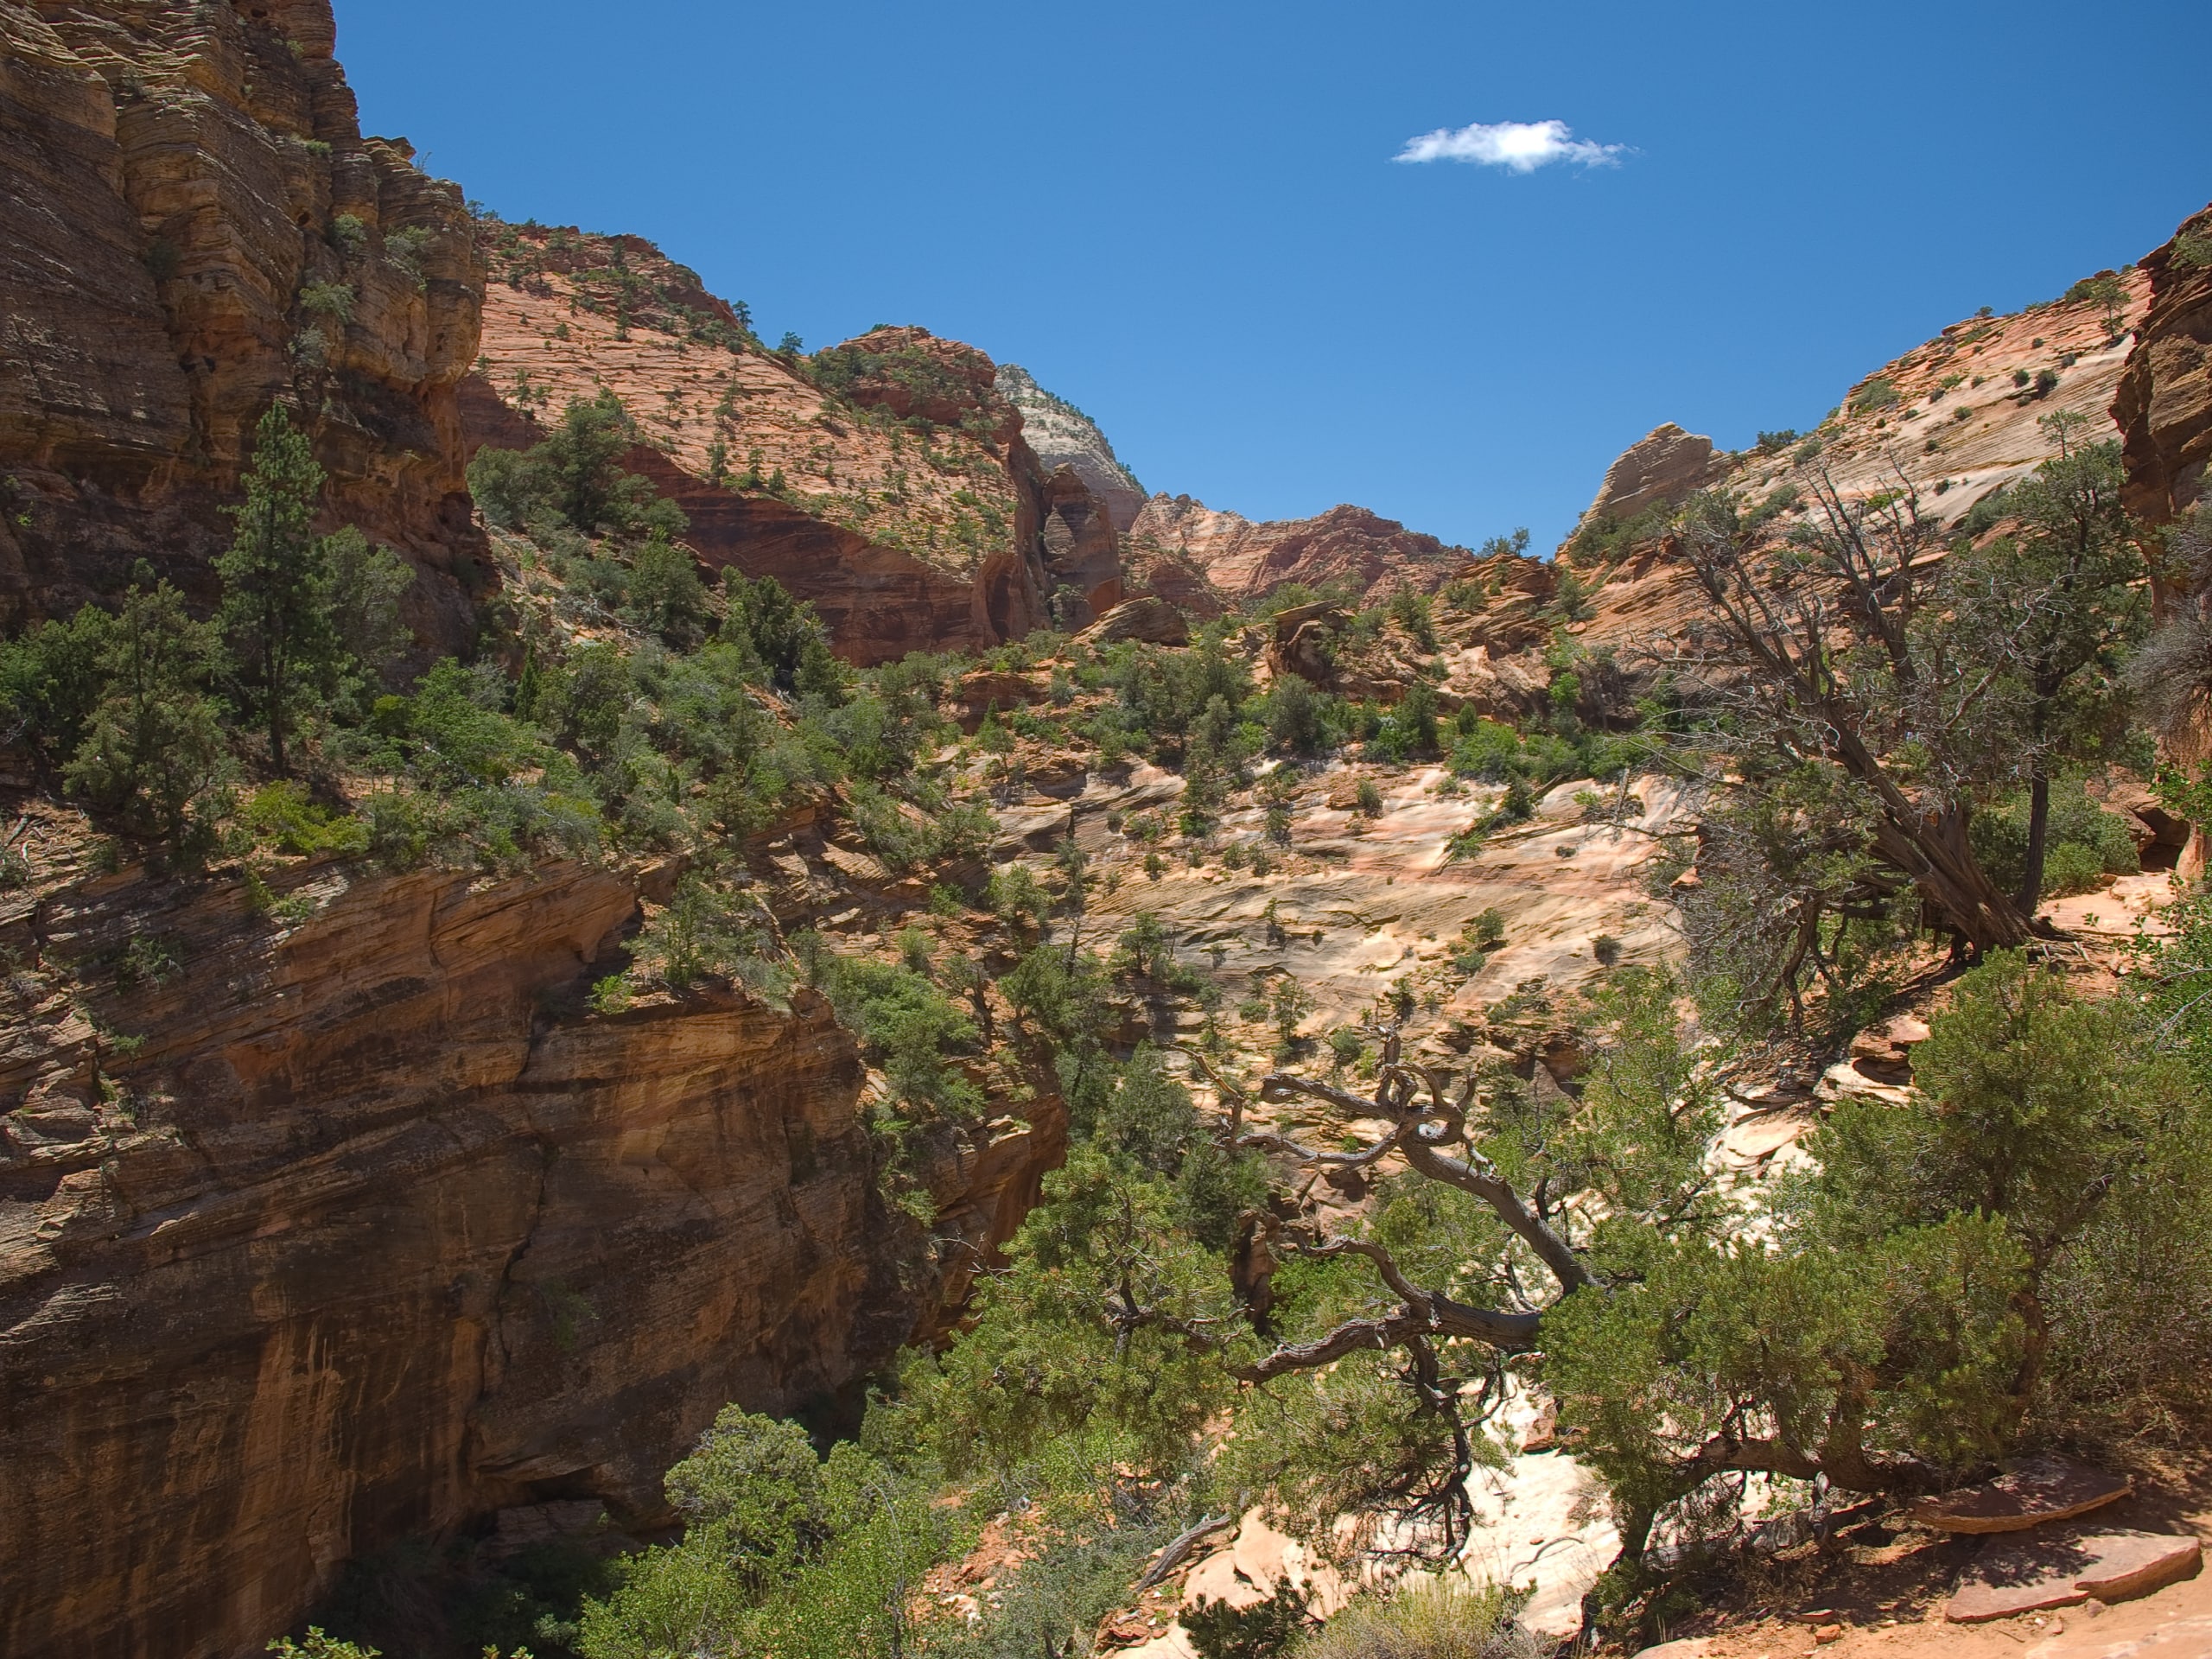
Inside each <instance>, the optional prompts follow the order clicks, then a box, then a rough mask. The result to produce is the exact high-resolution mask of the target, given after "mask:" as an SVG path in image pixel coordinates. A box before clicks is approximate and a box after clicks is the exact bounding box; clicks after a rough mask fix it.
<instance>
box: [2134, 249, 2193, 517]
mask: <svg viewBox="0 0 2212 1659" xmlns="http://www.w3.org/2000/svg"><path fill="white" fill-rule="evenodd" d="M2143 269H2144V270H2145V271H2147V272H2148V273H2149V275H2150V288H2151V296H2150V306H2149V309H2148V312H2147V314H2146V315H2145V316H2144V317H2143V319H2142V320H2141V321H2139V323H2138V324H2137V325H2136V331H2135V347H2134V350H2133V351H2132V352H2130V353H2128V358H2127V365H2126V372H2125V373H2123V374H2122V376H2121V377H2120V388H2119V395H2118V397H2116V398H2115V400H2114V402H2113V419H2114V420H2116V421H2118V422H2119V423H2120V434H2121V439H2122V444H2123V447H2124V448H2125V451H2126V457H2127V489H2128V493H2127V506H2128V511H2129V512H2133V513H2134V514H2135V515H2136V517H2138V518H2141V519H2142V520H2143V521H2144V522H2145V523H2146V524H2164V523H2165V522H2166V521H2167V520H2168V519H2170V518H2172V517H2174V516H2175V515H2176V514H2177V513H2179V512H2185V511H2186V510H2187V509H2188V508H2189V507H2190V506H2191V505H2194V504H2195V503H2196V502H2198V501H2199V500H2201V499H2202V497H2203V490H2204V467H2205V463H2206V461H2208V460H2212V207H2207V208H2206V209H2205V210H2204V211H2203V212H2202V213H2197V214H2196V215H2195V216H2193V217H2192V218H2190V219H2188V220H2186V221H2185V222H2184V223H2183V225H2182V226H2181V228H2180V230H2179V231H2177V232H2176V233H2175V235H2174V238H2173V239H2172V240H2171V241H2170V242H2168V243H2167V244H2166V245H2164V246H2163V247H2161V248H2159V249H2158V250H2157V251H2155V252H2152V253H2151V254H2150V255H2148V256H2146V257H2145V259H2144V261H2143Z"/></svg>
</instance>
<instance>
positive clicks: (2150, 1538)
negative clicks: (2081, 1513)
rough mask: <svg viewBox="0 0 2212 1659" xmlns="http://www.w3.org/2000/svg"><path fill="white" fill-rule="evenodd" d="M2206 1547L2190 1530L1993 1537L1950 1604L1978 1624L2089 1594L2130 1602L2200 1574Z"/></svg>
mask: <svg viewBox="0 0 2212 1659" xmlns="http://www.w3.org/2000/svg"><path fill="white" fill-rule="evenodd" d="M2203 1559H2204V1547H2203V1545H2202V1544H2201V1543H2200V1542H2198V1541H2197V1540H2196V1539H2195V1538H2192V1537H2189V1536H2186V1535H2178V1534H2169V1533H2154V1532H2133V1531H2129V1532H2095V1533H2070V1532H2063V1533H2057V1534H2054V1535H2049V1536H2044V1535H2037V1536H2035V1537H2032V1538H2006V1539H2003V1540H1996V1539H1993V1540H1992V1541H1990V1542H1988V1543H1987V1544H1985V1545H1984V1546H1983V1547H1982V1551H1981V1554H1980V1556H1979V1557H1977V1558H1976V1559H1975V1560H1974V1565H1973V1566H1972V1567H1968V1568H1967V1571H1966V1573H1965V1576H1964V1577H1963V1578H1962V1579H1961V1580H1960V1582H1959V1588H1958V1592H1957V1593H1956V1594H1955V1595H1954V1596H1952V1598H1951V1599H1950V1601H1949V1602H1948V1604H1946V1605H1945V1606H1944V1609H1943V1617H1944V1618H1947V1619H1948V1620H1950V1621H1951V1623H1953V1624H1981V1623H1983V1622H1985V1621H1986V1620H1989V1619H1993V1618H2012V1617H2013V1616H2014V1615H2015V1614H2018V1613H2033V1612H2040V1611H2044V1609H2046V1608H2050V1607H2071V1606H2076V1605H2080V1604H2081V1603H2082V1602H2085V1601H2088V1600H2089V1599H2091V1598H2092V1597H2094V1598H2095V1599H2097V1600H2099V1601H2105V1602H2112V1601H2126V1600H2127V1599H2130V1598H2131V1597H2135V1596H2147V1595H2149V1594H2150V1593H2151V1592H2152V1591H2154V1590H2160V1589H2164V1587H2165V1586H2167V1585H2170V1584H2173V1583H2176V1582H2177V1581H2178V1580H2183V1579H2188V1578H2194V1577H2195V1576H2196V1573H2197V1572H2198V1570H2199V1569H2200V1567H2202V1563H2203Z"/></svg>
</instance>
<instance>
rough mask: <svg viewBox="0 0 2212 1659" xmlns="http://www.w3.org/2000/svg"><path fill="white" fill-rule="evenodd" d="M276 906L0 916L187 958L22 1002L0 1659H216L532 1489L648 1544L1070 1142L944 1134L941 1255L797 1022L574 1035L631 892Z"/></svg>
mask: <svg viewBox="0 0 2212 1659" xmlns="http://www.w3.org/2000/svg"><path fill="white" fill-rule="evenodd" d="M277 886H278V891H277V893H276V894H275V899H276V901H277V904H278V905H279V907H280V909H281V911H282V912H283V913H285V914H290V915H295V916H296V915H297V914H299V913H300V912H303V911H304V912H312V914H311V915H310V916H309V917H308V918H307V919H303V920H295V921H292V922H290V923H289V924H278V923H275V922H272V921H271V920H270V919H268V918H265V917H264V916H263V915H261V914H258V913H257V912H256V911H255V910H254V909H253V908H251V906H249V905H248V904H247V902H246V895H245V893H244V891H243V890H242V889H241V888H240V887H238V885H237V884H236V883H234V882H230V881H209V882H207V883H203V884H200V885H199V886H197V887H188V886H183V885H180V884H176V883H173V882H165V881H160V880H151V879H149V878H147V877H145V876H144V875H143V873H139V872H126V873H124V874H121V875H118V876H113V877H105V878H98V877H95V878H92V879H90V880H79V881H77V882H74V883H73V884H71V885H69V886H67V887H65V888H63V889H61V890H60V891H59V892H53V891H49V892H48V895H47V896H46V897H44V898H42V899H32V898H29V897H23V898H19V899H16V901H14V902H13V903H12V905H11V906H10V908H9V909H8V911H7V912H5V913H4V915H0V934H4V937H5V943H6V944H7V945H8V947H9V948H10V950H11V951H13V952H15V953H16V959H17V960H19V961H22V962H27V963H37V962H39V961H41V960H42V959H46V958H54V959H67V960H68V961H71V962H73V963H79V964H92V965H94V966H97V965H99V964H114V963H118V962H120V961H122V960H123V959H124V957H126V956H127V954H128V952H129V951H130V948H131V946H132V944H133V942H134V941H139V940H154V941H158V942H159V944H160V952H159V960H160V961H161V962H162V963H167V964H172V965H173V966H172V967H171V968H169V969H161V970H157V971H156V972H154V973H150V974H149V973H146V972H143V971H139V972H136V973H132V974H122V973H120V972H118V973H117V974H115V975H114V976H112V977H111V978H110V979H108V980H107V981H106V982H105V988H103V989H102V990H100V991H99V993H98V994H97V995H92V996H91V997H90V998H89V999H88V1002H87V1005H86V1006H87V1007H89V1009H90V1012H91V1014H92V1019H90V1020H88V1019H87V1018H86V1014H85V1013H84V1012H81V1011H80V1010H79V1006H78V1005H77V1004H76V1003H75V1002H74V1001H72V1000H71V999H69V998H67V997H65V996H60V995H57V996H55V997H54V998H53V1000H52V1005H51V1006H41V1007H35V1008H30V1009H20V1010H19V1012H18V1015H17V1017H16V1019H15V1020H13V1021H12V1022H11V1024H10V1033H9V1039H8V1046H7V1049H6V1051H5V1052H4V1053H0V1088H4V1089H5V1090H6V1091H7V1094H8V1096H9V1098H8V1101H7V1104H8V1105H9V1106H10V1107H11V1108H15V1109H16V1110H15V1111H14V1112H13V1115H11V1116H8V1117H7V1118H5V1119H4V1120H0V1122H4V1133H5V1144H4V1147H3V1148H0V1400H4V1409H0V1468H4V1469H5V1470H6V1471H7V1472H8V1478H9V1484H10V1502H9V1503H8V1504H7V1505H5V1506H4V1515H0V1556H4V1559H5V1560H7V1561H8V1563H9V1570H8V1573H6V1574H5V1578H4V1586H0V1650H4V1651H6V1652H8V1653H10V1654H22V1655H26V1656H29V1655H34V1654H35V1655H41V1656H62V1659H68V1656H82V1659H95V1656H98V1659H132V1656H148V1659H152V1656H161V1659H175V1656H194V1659H199V1656H207V1659H216V1656H221V1659H230V1656H235V1655H241V1654H245V1653H248V1652H253V1651H258V1649H259V1646H260V1644H261V1643H263V1642H264V1641H265V1640H266V1639H267V1638H268V1637H270V1635H272V1634H274V1633H276V1632H277V1631H280V1630H284V1629H286V1628H288V1627H289V1625H290V1624H291V1622H292V1621H293V1620H295V1619H296V1618H297V1617H298V1616H299V1615H300V1614H301V1612H302V1611H304V1610H305V1609H306V1608H307V1607H308V1606H309V1605H312V1602H313V1600H314V1599H315V1596H316V1595H317V1594H318V1593H319V1592H321V1591H323V1590H326V1589H327V1588H328V1586H330V1584H331V1582H332V1581H333V1579H334V1575H335V1573H337V1571H338V1569H339V1568H340V1566H341V1564H342V1563H343V1562H344V1561H345V1560H346V1559H347V1558H348V1557H350V1556H352V1555H354V1554H359V1553H362V1552H365V1551H370V1550H374V1549H376V1548H381V1547H382V1546H384V1545H385V1544H388V1543H390V1542H391V1541H395V1540H397V1539H398V1538H400V1537H402V1536H404V1535H409V1534H411V1533H415V1532H418V1531H423V1530H432V1531H436V1530H442V1529H450V1528H452V1527H454V1525H455V1524H457V1523H459V1522H462V1521H463V1520H465V1519H467V1517H469V1516H474V1515H477V1514H480V1513H482V1512H484V1511H486V1510H493V1509H496V1508H500V1507H503V1506H505V1505H510V1504H516V1503H531V1502H537V1501H541V1500H543V1499H546V1498H554V1497H564V1498H567V1497H601V1498H604V1499H605V1500H606V1501H607V1503H608V1505H609V1507H610V1508H611V1509H613V1510H615V1511H616V1512H617V1513H618V1515H620V1516H625V1517H627V1518H630V1519H632V1520H641V1521H651V1520H652V1519H653V1518H655V1517H656V1516H658V1515H660V1514H661V1513H663V1498H662V1494H661V1489H660V1477H661V1474H662V1471H664V1469H665V1468H666V1467H667V1465H669V1463H670V1462H671V1461H672V1460H673V1459H675V1458H676V1457H678V1456H680V1455H682V1453H683V1450H684V1449H685V1447H686V1446H688V1444H689V1443H690V1440H691V1439H692V1438H693V1437H695V1436H696V1434H697V1433H698V1432H699V1430H700V1429H701V1427H702V1426H703V1425H704V1424H706V1423H707V1422H708V1421H710V1420H711V1418H712V1416H713V1414H714V1413H715V1411H716V1410H717V1409H718V1408H720V1407H721V1405H722V1404H724V1403H726V1402H728V1401H731V1400H738V1401H742V1402H745V1403H746V1404H747V1405H748V1406H750V1407H753V1408H757V1409H767V1410H773V1411H779V1412H780V1411H790V1410H792V1409H795V1408H804V1407H805V1406H807V1405H809V1404H810V1403H813V1404H818V1403H820V1402H823V1401H824V1400H826V1399H828V1398H829V1397H830V1396H832V1395H835V1394H836V1391H837V1390H838V1389H842V1388H843V1387H845V1386H846V1385H847V1384H849V1383H851V1382H852V1381H853V1380H854V1379H855V1377H857V1376H860V1375H861V1374H862V1373H863V1372H864V1371H866V1370H868V1368H869V1367H870V1366H872V1365H874V1364H875V1363H878V1362H880V1360H882V1359H883V1358H884V1357H887V1355H889V1354H890V1353H891V1352H892V1351H893V1350H894V1349H895V1348H896V1347H897V1346H898V1344H899V1343H900V1342H901V1341H903V1340H905V1339H906V1338H908V1336H909V1335H910V1334H911V1333H912V1332H914V1331H915V1330H916V1328H917V1325H918V1323H921V1324H923V1325H927V1323H928V1322H929V1321H930V1320H931V1319H934V1318H935V1317H936V1314H937V1309H938V1300H937V1299H938V1295H939V1294H940V1292H950V1294H956V1295H957V1294H958V1291H959V1290H960V1288H961V1287H963V1285H964V1283H965V1277H966V1274H968V1273H969V1271H972V1267H973V1263H974V1262H976V1261H979V1260H982V1259H983V1258H984V1257H985V1256H986V1255H988V1250H989V1249H991V1247H992V1246H993V1245H994V1244H995V1243H997V1242H998V1241H1000V1240H1002V1239H1004V1238H1005V1237H1007V1236H1008V1235H1009V1233H1010V1231H1011V1230H1012V1227H1013V1225H1014V1224H1015V1223H1016V1222H1018V1220H1019V1217H1020V1213H1021V1212H1022V1211H1023V1210H1024V1209H1025V1208H1026V1206H1027V1204H1028V1203H1029V1202H1032V1201H1033V1198H1034V1186H1035V1182H1036V1180H1037V1179H1038V1177H1039V1173H1040V1172H1041V1169H1042V1168H1043V1167H1044V1166H1046V1165H1047V1164H1049V1163H1050V1162H1052V1161H1054V1160H1056V1159H1057V1155H1058V1147H1059V1145H1060V1144H1061V1142H1060V1141H1059V1140H1058V1138H1057V1137H1058V1134H1059V1133H1060V1131H1061V1130H1062V1129H1063V1128H1064V1122H1063V1121H1062V1120H1061V1119H1059V1118H1058V1117H1056V1116H1052V1113H1053V1112H1054V1111H1055V1110H1056V1109H1057V1108H1056V1106H1055V1105H1054V1104H1053V1103H1052V1102H1050V1101H1046V1102H1045V1103H1042V1104H1041V1105H1040V1106H1039V1107H1038V1108H1036V1109H1035V1110H1037V1111H1039V1112H1041V1113H1042V1114H1043V1116H1041V1117H1040V1118H1039V1124H1040V1126H1041V1127H1039V1128H1035V1129H1031V1128H1029V1127H1028V1126H1025V1125H1023V1124H1020V1123H1018V1122H1015V1123H1010V1124H1008V1125H1007V1126H1005V1128H1006V1129H1007V1133H1005V1134H1002V1135H998V1136H996V1137H995V1138H994V1139H992V1140H991V1141H988V1143H987V1144H986V1145H985V1146H984V1147H982V1149H981V1150H980V1152H963V1151H961V1150H960V1149H959V1148H957V1147H950V1148H947V1149H945V1151H944V1155H943V1156H940V1157H938V1158H937V1159H936V1160H934V1162H932V1163H931V1165H930V1166H929V1182H930V1190H931V1192H932V1193H933V1194H934V1195H935V1196H936V1197H937V1198H938V1200H939V1201H940V1203H941V1205H943V1207H944V1211H945V1212H946V1215H947V1217H948V1221H947V1226H948V1227H949V1228H950V1230H951V1231H952V1232H954V1233H957V1234H959V1235H960V1236H963V1238H965V1239H966V1240H967V1242H968V1243H969V1245H971V1246H972V1247H973V1248H972V1249H968V1250H966V1251H964V1252H961V1253H959V1254H960V1255H961V1260H960V1261H959V1262H951V1261H950V1259H949V1258H948V1262H947V1264H946V1266H944V1267H942V1268H941V1267H940V1266H939V1265H938V1262H937V1261H936V1260H935V1259H934V1257H933V1255H932V1253H931V1249H929V1247H928V1244H927V1243H926V1240H925V1235H924V1231H923V1230H922V1229H921V1228H920V1227H919V1226H918V1224H915V1223H914V1222H913V1221H912V1220H911V1219H909V1218H908V1217H906V1216H905V1215H904V1214H903V1212H901V1211H898V1210H896V1209H894V1208H891V1207H888V1206H887V1205H886V1204H885V1202H884V1200H883V1199H882V1198H881V1197H880V1195H879V1191H878V1186H877V1183H876V1179H875V1170H874V1160H875V1154H874V1151H873V1149H872V1147H871V1143H870V1139H869V1135H868V1131H867V1130H866V1128H864V1126H863V1124H862V1122H861V1118H860V1116H858V1113H857V1110H856V1106H857V1103H858V1101H859V1099H860V1096H861V1089H862V1084H863V1071H862V1069H861V1064H860V1061H859V1059H858V1058H857V1056H856V1053H855V1049H854V1046H853V1043H852V1039H850V1037H849V1035H848V1034H847V1033H845V1032H844V1031H843V1030H842V1028H841V1027H838V1026H837V1025H836V1023H835V1021H834V1020H833V1019H832V1018H831V1016H830V1014H829V1009H828V1007H827V1005H826V1004H825V1003H823V1001H821V999H819V998H818V997H816V996H814V995H811V994H810V993H806V992H799V993H798V994H796V995H795V996H794V998H793V1001H792V1004H791V1011H790V1012H789V1013H785V1012H782V1011H779V1010H778V1009H776V1008H773V1007H769V1006H766V1005H765V1004H762V1003H760V1002H759V1001H755V1000H753V999H751V998H749V997H747V996H745V995H742V994H730V995H721V996H700V997H695V998H691V999H686V1000H683V1001H667V1000H664V1001H661V1002H660V1003H658V1005H655V1006H650V1007H647V1006H640V1007H636V1008H634V1009H632V1010H631V1011H629V1012H627V1013H623V1014H591V1013H589V1012H588V1007H587V1006H586V1004H585V1001H584V998H583V992H584V990H585V988H586V987H587V985H588V982H589V980H590V978H591V976H592V974H593V971H594V970H593V968H592V963H593V962H594V957H598V956H600V955H601V953H602V952H604V951H606V950H609V949H611V948H612V947H613V945H614V944H615V943H616V941H617V940H618V939H619V937H620V934H621V933H622V931H623V930H624V929H625V928H626V925H628V924H629V922H630V921H631V919H632V917H633V916H634V914H635V912H636V909H637V896H636V893H635V891H634V890H633V887H632V884H631V882H630V881H629V880H625V879H622V878H620V877H619V876H617V875H615V874H611V873H608V872H607V871H603V870H600V869H596V868H587V867H583V866H566V867H556V868H550V869H546V870H543V871H542V872H540V873H539V874H537V875H536V876H532V877H524V878H518V879H514V880H497V881H492V882H488V883H486V882H480V881H479V882H472V881H470V880H468V879H467V877H465V876H461V875H456V874H435V873H426V874H415V875H409V876H403V877H397V878H387V877H378V876H374V875H370V874H346V873H343V872H342V871H341V870H340V869H337V868H324V869H322V870H320V871H315V870H302V871H300V872H299V873H298V874H296V876H295V877H294V878H293V879H292V880H289V881H280V882H279V883H278V884H277ZM134 960H135V959H134ZM15 983H16V990H15V991H14V992H13V995H16V997H17V998H18V999H19V1000H20V998H21V996H22V995H23V991H22V987H23V986H24V985H25V984H26V983H35V982H26V981H24V980H23V979H22V978H21V977H20V976H19V977H18V979H17V980H16V982H15ZM124 1030H129V1031H130V1032H132V1033H138V1034H140V1035H141V1036H142V1037H143V1047H140V1048H137V1052H135V1053H127V1052H126V1051H127V1050H128V1049H129V1048H130V1046H131V1045H130V1044H126V1043H123V1042H120V1041H118V1039H116V1038H114V1037H113V1036H112V1035H111V1034H110V1033H115V1032H119V1031H124ZM956 1269H957V1271H955V1270H956ZM948 1273H950V1274H952V1277H953V1280H954V1281H955V1282H950V1283H948V1282H946V1281H945V1280H944V1278H942V1277H941V1275H942V1274H948Z"/></svg>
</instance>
